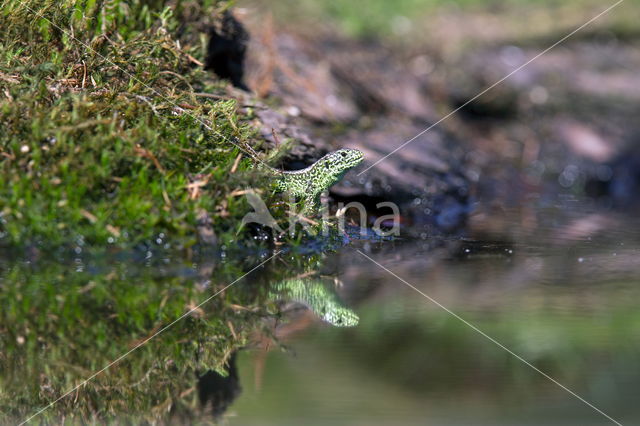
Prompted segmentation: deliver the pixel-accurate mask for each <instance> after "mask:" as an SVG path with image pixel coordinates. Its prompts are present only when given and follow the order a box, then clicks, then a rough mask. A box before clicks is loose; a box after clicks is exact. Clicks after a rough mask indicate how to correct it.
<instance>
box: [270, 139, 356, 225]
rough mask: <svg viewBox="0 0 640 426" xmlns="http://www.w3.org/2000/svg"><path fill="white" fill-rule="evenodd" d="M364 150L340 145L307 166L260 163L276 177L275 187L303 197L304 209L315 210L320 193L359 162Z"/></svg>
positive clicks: (306, 210)
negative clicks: (293, 167) (292, 167)
mask: <svg viewBox="0 0 640 426" xmlns="http://www.w3.org/2000/svg"><path fill="white" fill-rule="evenodd" d="M363 157H364V154H363V153H362V152H361V151H358V150H357V149H348V148H345V149H339V150H337V151H333V152H330V153H329V154H327V155H325V156H324V157H322V158H321V159H319V160H318V161H316V162H315V163H313V164H312V165H310V166H309V167H307V168H306V169H302V170H293V171H282V170H277V169H274V168H272V167H268V166H260V168H261V169H263V170H267V172H268V173H269V174H271V175H272V176H273V177H274V178H275V188H276V190H277V191H279V192H288V193H290V194H292V195H293V196H295V197H300V198H302V199H303V200H304V210H303V213H309V212H316V211H317V210H318V207H319V205H320V194H321V193H323V192H324V191H326V190H327V189H329V187H331V186H332V185H333V184H335V183H337V182H338V181H339V180H340V179H342V177H343V176H344V174H345V173H346V172H347V171H348V170H349V169H352V168H353V167H355V166H357V165H358V164H360V162H361V161H362V159H363Z"/></svg>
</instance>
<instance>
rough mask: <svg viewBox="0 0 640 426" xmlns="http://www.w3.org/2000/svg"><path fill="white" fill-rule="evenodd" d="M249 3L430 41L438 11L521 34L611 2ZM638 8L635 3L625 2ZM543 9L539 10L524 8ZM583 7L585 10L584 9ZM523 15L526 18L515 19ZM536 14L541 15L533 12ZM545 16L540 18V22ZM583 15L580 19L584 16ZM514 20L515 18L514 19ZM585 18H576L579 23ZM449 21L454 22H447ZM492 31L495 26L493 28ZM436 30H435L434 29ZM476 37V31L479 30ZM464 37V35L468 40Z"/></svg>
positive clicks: (619, 20)
mask: <svg viewBox="0 0 640 426" xmlns="http://www.w3.org/2000/svg"><path fill="white" fill-rule="evenodd" d="M240 3H242V2H240ZM247 3H249V4H265V5H266V6H267V9H268V10H273V11H274V16H275V18H276V19H277V20H278V21H279V22H280V23H282V24H286V25H291V26H293V27H295V26H296V25H298V26H299V27H304V25H308V24H310V23H312V27H313V28H315V27H317V26H318V24H324V25H328V26H334V25H335V26H337V27H338V28H340V29H341V30H342V31H343V32H344V33H345V34H346V35H347V36H351V37H362V38H372V39H378V40H383V41H388V40H393V39H398V38H402V39H403V42H404V43H405V44H409V45H419V46H422V47H424V45H425V44H426V45H429V43H430V41H429V35H430V33H431V32H432V31H434V30H436V29H437V25H433V23H434V21H436V20H437V18H438V14H439V13H440V12H446V13H453V14H457V15H459V16H468V17H469V18H470V19H471V20H473V19H474V17H476V16H483V15H486V16H493V17H499V16H503V18H504V19H502V21H503V24H504V26H505V29H506V28H511V27H513V25H514V24H515V25H516V27H518V28H520V30H521V31H522V35H527V33H529V32H531V31H532V28H531V27H535V26H539V27H541V29H549V26H554V25H558V24H559V25H563V24H566V23H567V22H565V21H566V20H567V19H566V18H567V17H568V15H569V16H570V15H573V16H574V18H575V19H576V20H578V21H580V20H581V19H582V17H583V16H584V17H586V19H589V18H591V17H593V15H594V14H595V13H598V12H601V11H602V10H604V9H605V8H606V7H607V6H610V5H612V4H613V3H614V2H611V4H603V3H602V2H599V1H597V0H572V1H570V2H563V1H559V0H537V1H533V2H532V1H526V0H491V1H485V0H397V1H385V0H355V1H349V0H327V1H321V2H318V1H313V0H298V1H296V0H284V1H279V2H277V3H273V4H272V3H264V2H262V0H247ZM624 7H627V8H633V9H635V10H637V5H636V6H634V5H631V4H628V5H624ZM532 11H535V12H544V11H546V12H545V13H543V14H542V15H540V14H539V13H533V14H532V13H529V12H532ZM585 12H586V15H585V14H584V13H585ZM523 14H526V16H528V18H529V19H527V20H522V19H519V18H520V17H522V16H523ZM538 15H540V16H538ZM612 15H617V17H615V18H614V17H613V16H609V17H608V18H607V19H608V20H610V21H611V20H613V21H614V23H613V24H612V25H615V26H622V27H624V28H625V29H628V30H632V29H634V31H635V28H636V26H635V25H634V22H633V19H632V18H631V17H630V16H629V15H628V14H620V13H618V14H612ZM541 19H544V20H545V22H542V21H541ZM586 19H584V20H586ZM516 21H517V22H516ZM582 23H584V21H582V22H579V24H578V25H580V24H582ZM449 25H454V26H455V25H457V23H453V22H452V23H450V24H449ZM442 30H443V31H445V32H447V33H449V32H450V33H451V34H453V33H456V32H458V31H460V30H462V29H461V28H455V27H452V28H448V29H447V28H443V29H442ZM493 30H495V28H494V29H493ZM437 32H440V30H438V31H437ZM479 35H480V36H481V34H479ZM468 41H469V40H464V42H465V43H467V42H468Z"/></svg>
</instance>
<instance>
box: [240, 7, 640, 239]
mask: <svg viewBox="0 0 640 426" xmlns="http://www.w3.org/2000/svg"><path fill="white" fill-rule="evenodd" d="M250 12H251V13H245V14H244V15H243V16H241V20H242V22H243V23H244V25H245V26H246V28H247V29H248V31H249V33H250V34H251V41H250V42H249V44H248V61H247V67H246V75H247V84H248V85H249V86H250V87H251V89H252V90H253V91H255V93H256V95H257V97H258V98H259V99H261V102H263V103H264V104H265V105H268V106H269V107H268V108H261V109H259V110H257V111H256V117H257V122H258V125H260V126H261V128H262V130H261V133H262V137H263V138H265V139H266V140H267V141H269V142H271V143H277V139H278V138H280V139H287V138H292V139H296V140H299V141H300V144H299V145H298V147H296V148H295V149H294V151H293V152H292V154H291V155H290V156H289V157H287V159H286V160H285V161H284V163H283V165H284V167H285V168H286V167H288V168H299V167H302V166H304V165H308V164H309V163H310V162H312V161H313V160H314V159H316V158H318V157H319V156H320V155H322V154H324V153H325V152H327V151H328V150H331V149H335V148H336V147H341V146H348V147H353V148H357V149H361V150H362V151H364V152H365V154H366V162H365V164H364V166H362V167H361V168H360V169H359V170H358V171H356V172H355V173H350V174H348V175H347V177H346V178H345V180H344V181H343V182H342V183H341V184H339V185H337V186H336V187H334V188H333V189H332V192H331V194H332V196H333V198H334V200H338V201H347V200H357V201H361V202H363V203H364V204H365V205H367V206H368V207H369V208H370V209H371V210H373V211H375V205H376V204H377V203H378V202H380V201H383V200H389V201H393V202H396V203H398V204H399V205H400V207H401V212H402V218H401V220H402V222H403V225H404V226H405V229H406V230H407V231H409V232H410V233H412V234H414V235H420V234H422V233H427V234H433V233H440V232H445V233H452V232H454V233H455V232H456V230H460V229H461V228H464V226H465V224H466V221H467V218H468V217H469V215H470V214H471V213H472V212H474V211H475V212H476V213H479V217H480V218H482V217H486V215H487V214H490V213H488V212H495V211H500V210H504V209H508V208H511V207H514V206H521V205H526V204H527V203H532V202H534V203H540V202H543V203H544V202H549V203H553V200H556V199H557V198H558V197H559V196H570V197H576V198H579V199H581V200H585V201H586V202H587V203H588V204H589V205H591V206H594V207H595V208H599V209H602V210H603V211H607V210H610V209H615V210H622V211H624V210H628V209H629V208H633V207H635V205H636V204H637V203H636V202H635V201H634V194H635V192H636V189H637V187H638V182H639V181H640V179H639V176H638V174H637V171H636V170H637V167H636V166H637V164H638V163H639V162H640V160H639V158H640V152H639V151H638V149H637V148H636V145H637V144H636V141H637V137H638V136H637V135H638V134H640V132H639V130H640V129H638V124H637V120H636V119H635V111H638V110H639V108H638V107H639V103H640V92H638V90H637V88H638V87H640V84H638V83H640V81H638V77H637V75H636V74H637V73H635V72H634V70H635V69H637V68H638V65H640V57H639V56H638V53H637V52H638V51H637V47H636V46H637V37H634V36H633V34H628V33H616V32H615V31H611V30H608V29H606V28H605V29H602V30H600V31H598V30H593V31H590V32H587V33H585V34H583V35H578V36H576V37H574V38H572V39H570V40H568V41H567V42H566V43H564V44H563V45H562V46H560V47H558V48H557V49H554V50H552V51H550V52H548V53H545V54H544V55H541V56H540V57H538V55H540V53H542V52H543V51H544V50H545V49H546V48H547V47H548V46H549V45H550V44H551V43H550V42H549V40H555V39H554V36H556V35H557V37H556V38H560V37H562V36H563V35H564V33H563V32H562V31H560V32H558V33H553V34H542V35H540V34H538V35H536V36H531V37H525V38H521V39H518V38H513V37H512V38H508V37H502V38H500V37H493V38H492V39H491V40H490V41H486V40H485V42H484V43H483V44H482V45H481V46H480V47H478V46H475V47H474V48H473V49H468V50H466V51H464V50H463V51H462V53H460V52H458V53H457V54H456V55H454V56H453V58H454V59H453V60H452V55H450V54H448V52H447V49H450V46H448V45H447V46H443V47H442V50H438V48H434V46H433V45H427V44H426V43H425V45H424V46H422V47H421V46H420V42H419V41H418V42H417V41H415V40H414V41H412V42H411V43H409V44H408V45H407V46H404V47H403V46H402V45H400V46H399V45H393V46H389V45H388V44H384V43H382V42H378V41H376V40H375V39H373V40H372V39H370V40H366V41H365V40H355V39H353V38H348V37H345V36H341V35H340V34H339V33H331V32H328V31H325V32H320V33H319V34H315V35H314V37H309V35H308V34H305V33H304V32H299V31H295V30H291V29H287V28H281V27H279V26H278V25H277V24H274V22H273V21H272V20H269V19H264V18H265V17H264V16H263V15H260V13H258V12H256V11H250ZM461 32H463V31H462V30H461ZM532 58H536V59H535V60H534V61H533V62H532V63H531V64H529V65H527V66H526V67H524V68H523V69H522V70H520V71H518V72H517V73H515V74H514V75H513V76H512V77H510V78H508V79H507V80H505V81H504V82H502V83H501V84H499V85H498V86H496V87H495V88H494V89H492V90H491V91H489V92H487V93H486V94H484V95H482V96H481V97H480V98H478V99H477V100H474V101H473V102H470V101H471V100H472V99H473V98H474V97H475V96H476V95H477V94H479V93H480V92H482V91H483V90H484V89H486V88H487V87H489V86H491V85H492V84H494V83H495V82H496V81H498V80H500V79H501V78H503V77H504V76H506V75H508V74H509V73H510V72H512V71H513V70H515V69H516V68H518V67H519V66H521V65H522V64H524V63H526V62H527V61H529V60H531V59H532ZM463 105H465V106H464V108H462V109H460V110H459V111H456V110H457V108H459V107H461V106H463ZM453 111H456V113H454V114H453V115H451V116H450V117H448V118H447V119H446V120H444V121H442V122H439V121H440V120H441V119H442V118H443V117H445V116H447V115H448V114H449V113H451V112H453ZM436 123H438V124H436ZM434 124H436V125H435V126H433V125H434ZM431 126H433V127H431ZM426 129H429V130H428V131H426V132H424V131H425V130H426ZM423 132H424V133H423ZM416 136H417V137H416ZM414 138H415V139H414ZM412 139H413V140H412ZM407 141H411V142H410V143H409V144H407V145H406V147H404V148H402V149H400V150H399V151H397V152H395V153H394V154H393V155H391V156H389V157H388V158H386V156H387V155H388V154H391V153H393V152H394V150H396V149H397V148H398V147H400V146H402V145H403V144H404V143H406V142H407ZM380 160H382V161H380ZM378 161H380V162H379V163H378ZM374 164H375V166H374V167H372V168H371V169H369V170H367V172H365V173H363V174H361V175H360V174H359V173H360V172H361V171H362V170H365V169H368V168H369V167H371V166H373V165H374ZM477 201H479V202H480V203H479V204H474V203H476V202H477ZM379 213H380V214H384V213H383V212H379ZM491 214H492V213H491Z"/></svg>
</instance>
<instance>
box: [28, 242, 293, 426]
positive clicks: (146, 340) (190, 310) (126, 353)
mask: <svg viewBox="0 0 640 426" xmlns="http://www.w3.org/2000/svg"><path fill="white" fill-rule="evenodd" d="M280 253H281V252H280V251H277V252H275V253H274V254H273V255H272V256H271V257H269V258H268V259H266V260H264V261H263V262H262V263H260V264H259V265H257V266H255V267H253V268H252V269H251V270H250V271H249V272H246V273H245V274H243V275H242V276H241V277H240V278H237V279H236V280H235V281H233V282H232V283H231V284H229V285H227V286H226V287H224V288H223V289H222V290H219V291H217V292H216V293H215V294H213V295H212V296H209V297H207V298H206V299H205V300H204V301H203V302H201V303H200V304H199V305H198V306H196V307H194V308H191V309H189V310H188V311H187V312H185V313H184V314H182V315H181V316H180V317H178V318H177V319H175V320H173V321H172V322H171V323H170V324H168V325H166V326H164V327H163V328H161V329H160V330H159V331H157V332H155V333H153V334H152V335H151V336H150V337H147V338H146V339H144V340H143V341H142V342H140V343H138V344H137V345H136V346H134V347H133V348H132V349H130V350H129V351H127V352H125V353H124V354H122V355H120V356H119V357H118V358H116V359H115V360H114V361H112V362H110V363H109V364H108V365H107V366H106V367H103V368H102V369H101V370H98V371H97V372H95V373H93V374H92V375H91V376H89V377H88V378H87V379H86V380H84V381H83V382H82V383H80V384H79V385H77V386H76V387H74V388H73V389H70V390H68V391H67V392H65V393H64V394H63V395H62V396H60V397H58V398H57V399H56V400H54V401H52V402H50V403H49V404H48V405H46V406H44V407H42V408H41V409H40V410H38V411H37V412H36V413H35V414H33V415H31V416H30V417H29V418H27V419H26V420H23V421H22V422H20V424H19V426H22V425H23V424H25V423H27V422H28V421H29V420H31V419H33V418H34V417H36V416H38V415H40V414H41V413H42V412H43V411H45V410H47V409H49V408H51V407H52V406H53V405H54V404H55V403H57V402H58V401H60V400H61V399H64V398H66V397H67V396H69V395H70V394H72V393H73V392H75V391H76V390H78V389H79V388H80V387H82V386H84V385H85V384H86V383H87V382H89V381H90V380H92V379H93V378H95V377H96V376H97V375H99V374H101V373H103V372H104V371H106V370H108V369H109V368H110V367H111V366H113V365H114V364H117V363H118V362H120V361H122V360H123V359H124V358H126V357H127V356H128V355H129V354H131V353H132V352H134V351H135V350H136V349H138V348H140V347H141V346H143V345H144V344H146V343H147V342H148V341H149V340H151V339H153V338H154V337H156V336H158V335H159V334H161V333H163V332H164V331H166V330H167V329H169V328H170V327H172V326H173V325H174V324H176V323H177V322H178V321H180V320H181V319H183V318H185V317H186V316H187V315H190V314H191V313H192V312H194V311H195V310H197V309H199V308H200V307H201V306H202V305H204V304H205V303H207V302H209V301H210V300H211V299H213V298H214V297H216V296H217V295H219V294H220V293H222V292H223V291H225V290H226V289H228V288H229V287H231V286H232V285H234V284H235V283H237V282H238V281H240V280H242V279H243V278H244V277H246V276H247V275H249V274H250V273H252V272H253V271H255V270H256V269H258V268H260V267H261V266H262V265H264V264H265V263H267V262H268V261H270V260H271V259H273V258H274V257H276V256H277V255H279V254H280Z"/></svg>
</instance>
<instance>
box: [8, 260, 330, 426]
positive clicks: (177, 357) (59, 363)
mask: <svg viewBox="0 0 640 426" xmlns="http://www.w3.org/2000/svg"><path fill="white" fill-rule="evenodd" d="M236 257H240V256H236ZM243 259H244V260H243V261H241V262H239V261H238V262H234V261H229V260H227V261H225V262H223V263H219V264H216V263H217V261H215V260H212V259H210V258H203V259H199V260H192V261H189V262H186V261H185V263H180V262H175V261H174V262H172V263H171V264H166V263H164V262H162V261H161V260H154V261H153V263H152V264H150V265H149V266H142V265H135V264H131V263H122V262H112V261H109V260H96V259H92V260H90V261H83V262H79V261H77V262H68V263H66V264H65V263H58V262H44V261H39V262H35V264H28V263H24V262H13V263H4V264H1V265H0V271H3V272H2V273H1V274H0V305H1V306H2V307H3V308H2V310H0V372H1V374H0V406H1V407H3V410H2V411H3V415H6V416H8V417H7V418H4V419H3V420H4V421H5V422H7V421H15V420H23V419H25V418H26V417H28V416H29V415H31V414H33V413H34V412H35V411H36V410H37V409H38V408H40V407H44V406H45V405H47V404H48V403H49V402H50V401H53V400H55V399H56V398H57V397H59V396H61V395H62V394H63V393H64V392H66V391H68V390H70V389H72V388H73V387H74V386H76V385H77V384H79V383H80V382H81V381H82V380H84V379H86V378H88V377H90V376H91V375H92V374H93V373H95V372H96V371H98V370H100V369H101V368H103V367H105V366H106V365H108V364H109V363H110V362H112V361H113V360H115V359H117V358H118V357H119V356H121V355H122V354H124V353H125V352H127V351H128V350H129V349H131V348H133V347H134V346H135V345H136V344H137V343H140V342H142V341H144V340H145V339H146V338H147V337H149V336H151V335H152V334H154V333H155V332H156V331H158V330H160V329H162V328H163V327H164V326H166V325H168V324H170V323H171V322H173V321H174V320H175V319H177V318H179V317H180V316H181V315H183V314H184V313H185V312H186V311H187V310H189V309H190V308H193V307H195V306H197V305H198V304H199V303H201V302H202V301H204V300H205V299H207V298H208V297H210V296H212V295H213V294H215V293H216V292H217V291H219V290H221V289H222V288H223V287H224V286H226V285H228V284H229V283H231V282H233V281H234V280H236V279H237V278H238V277H240V276H241V275H242V274H243V273H245V272H247V271H249V270H250V269H251V268H253V267H254V266H255V265H257V264H258V263H260V262H261V261H262V260H264V259H260V258H257V257H256V258H251V257H248V258H246V257H243ZM321 261H322V255H312V256H308V257H306V256H305V257H302V256H296V255H293V254H289V255H287V256H283V257H280V258H275V259H274V260H273V261H271V262H268V263H267V264H265V265H264V267H262V268H259V269H258V270H256V271H254V272H252V273H251V274H250V275H248V276H247V277H246V278H245V279H243V280H241V281H239V282H237V283H236V284H234V285H233V286H232V287H230V288H229V289H227V290H225V291H224V292H223V293H221V294H220V295H219V296H216V297H214V298H213V299H211V300H210V301H209V302H207V303H206V304H204V305H203V306H202V307H201V308H199V309H197V310H195V311H194V313H193V314H192V315H190V316H188V317H186V318H184V319H182V320H180V321H178V322H176V323H175V325H173V326H171V327H170V328H168V329H167V330H166V331H164V332H163V333H162V334H160V335H158V336H157V337H155V338H153V339H151V340H149V341H148V342H147V343H145V344H144V345H142V346H141V347H140V348H139V349H137V350H136V351H135V352H133V353H131V354H130V355H128V356H127V357H126V358H124V359H123V360H122V361H121V362H119V363H117V364H116V365H114V366H112V367H111V368H109V369H108V370H107V371H105V372H104V373H102V374H100V375H98V376H97V377H95V378H94V379H93V380H91V381H89V382H88V383H87V384H86V385H85V386H83V387H81V388H80V390H79V392H77V393H74V394H73V395H71V396H69V397H67V398H64V399H62V400H61V401H59V402H58V403H56V404H55V405H54V406H53V407H52V408H50V409H49V410H47V411H45V412H44V413H43V414H42V419H49V420H50V421H52V422H57V420H59V419H60V418H62V417H64V416H67V417H69V416H75V418H76V419H83V420H85V421H89V420H91V419H96V420H100V421H104V420H107V419H118V420H123V421H126V420H130V421H132V422H134V423H139V422H140V421H143V420H146V421H150V422H152V421H158V420H160V419H166V417H167V415H175V416H180V417H181V418H193V416H200V415H202V416H204V417H203V419H208V418H209V417H210V410H209V409H207V410H205V411H203V410H202V409H201V407H199V404H200V402H199V399H198V392H197V390H196V386H197V382H198V380H197V379H198V377H199V376H201V375H202V374H204V373H205V372H207V371H208V370H215V371H218V372H221V373H222V374H226V373H225V372H226V369H227V366H226V363H227V361H228V360H229V357H230V356H231V354H232V353H233V352H234V351H236V350H238V349H239V348H241V347H243V346H245V345H246V344H247V343H248V342H249V340H250V337H251V336H252V335H253V334H254V333H266V334H267V335H271V334H272V333H271V330H270V325H269V324H270V323H271V322H269V321H265V319H267V318H275V317H277V316H278V315H277V312H278V309H277V304H276V301H275V300H273V299H270V298H269V297H268V295H269V294H272V293H273V292H272V290H271V289H270V285H271V283H273V282H278V281H279V280H281V279H283V278H285V277H291V276H295V275H298V274H301V273H303V272H305V271H309V270H310V268H317V267H319V266H320V264H321ZM164 268H166V270H165V269H164ZM0 418H2V417H0ZM0 422H1V421H0Z"/></svg>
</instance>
